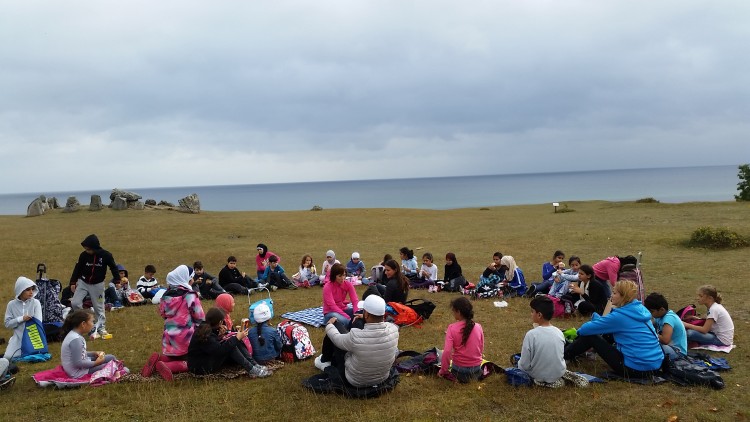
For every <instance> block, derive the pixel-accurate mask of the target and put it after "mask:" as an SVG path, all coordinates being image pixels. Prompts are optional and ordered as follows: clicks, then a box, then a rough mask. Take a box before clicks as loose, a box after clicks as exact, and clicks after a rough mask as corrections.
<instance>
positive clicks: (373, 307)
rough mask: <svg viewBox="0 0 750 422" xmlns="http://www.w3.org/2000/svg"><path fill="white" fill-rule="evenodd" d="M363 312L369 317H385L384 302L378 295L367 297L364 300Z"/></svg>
mask: <svg viewBox="0 0 750 422" xmlns="http://www.w3.org/2000/svg"><path fill="white" fill-rule="evenodd" d="M365 311H367V313H368V314H370V315H375V316H383V315H385V300H383V298H382V297H380V296H378V295H369V296H367V299H365Z"/></svg>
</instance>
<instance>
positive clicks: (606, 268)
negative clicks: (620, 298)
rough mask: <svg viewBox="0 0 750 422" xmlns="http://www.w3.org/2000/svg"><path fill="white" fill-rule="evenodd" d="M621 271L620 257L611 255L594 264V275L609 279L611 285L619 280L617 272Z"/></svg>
mask: <svg viewBox="0 0 750 422" xmlns="http://www.w3.org/2000/svg"><path fill="white" fill-rule="evenodd" d="M619 272H620V259H619V258H617V257H616V256H610V257H609V258H607V259H604V260H601V261H599V262H597V263H596V264H594V275H595V276H596V277H597V278H599V279H601V280H608V281H609V283H610V284H611V285H613V286H614V285H615V283H616V282H617V274H618V273H619Z"/></svg>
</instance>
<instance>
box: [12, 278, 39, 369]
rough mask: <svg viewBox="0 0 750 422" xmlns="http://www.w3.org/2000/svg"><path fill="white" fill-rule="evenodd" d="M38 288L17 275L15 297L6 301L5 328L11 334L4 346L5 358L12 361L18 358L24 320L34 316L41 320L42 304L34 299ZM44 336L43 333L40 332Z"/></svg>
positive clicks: (24, 325)
mask: <svg viewBox="0 0 750 422" xmlns="http://www.w3.org/2000/svg"><path fill="white" fill-rule="evenodd" d="M38 291H39V289H38V288H37V286H36V283H34V282H33V281H31V279H29V278H26V277H18V279H17V280H16V287H15V290H14V293H15V297H14V298H13V300H11V301H10V302H8V306H7V307H6V308H5V328H10V329H11V330H13V336H12V337H11V338H10V340H8V347H6V348H5V355H4V356H3V357H4V358H5V359H8V360H9V361H12V360H13V359H17V358H20V357H21V355H22V352H21V343H22V340H23V333H24V331H25V330H26V321H29V320H30V319H32V318H35V319H36V320H37V321H39V323H41V322H42V304H41V303H40V302H39V300H37V299H36V294H37V292H38ZM40 334H41V335H42V336H44V333H43V332H41V333H40Z"/></svg>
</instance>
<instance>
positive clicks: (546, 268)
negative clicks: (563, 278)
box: [542, 262, 557, 281]
mask: <svg viewBox="0 0 750 422" xmlns="http://www.w3.org/2000/svg"><path fill="white" fill-rule="evenodd" d="M555 271H557V268H555V266H554V265H552V263H551V262H545V263H544V265H542V280H545V281H546V280H550V279H552V273H554V272H555Z"/></svg>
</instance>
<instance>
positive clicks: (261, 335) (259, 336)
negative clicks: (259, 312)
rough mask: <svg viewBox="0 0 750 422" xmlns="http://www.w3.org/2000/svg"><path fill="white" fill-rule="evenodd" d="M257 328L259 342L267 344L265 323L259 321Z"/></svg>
mask: <svg viewBox="0 0 750 422" xmlns="http://www.w3.org/2000/svg"><path fill="white" fill-rule="evenodd" d="M257 329H258V344H260V345H261V346H265V345H266V339H264V338H263V323H262V322H259V323H258V325H257Z"/></svg>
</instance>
